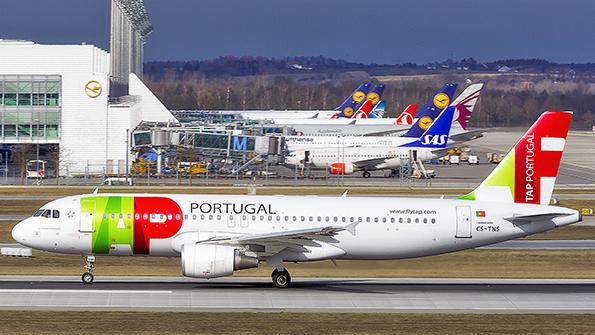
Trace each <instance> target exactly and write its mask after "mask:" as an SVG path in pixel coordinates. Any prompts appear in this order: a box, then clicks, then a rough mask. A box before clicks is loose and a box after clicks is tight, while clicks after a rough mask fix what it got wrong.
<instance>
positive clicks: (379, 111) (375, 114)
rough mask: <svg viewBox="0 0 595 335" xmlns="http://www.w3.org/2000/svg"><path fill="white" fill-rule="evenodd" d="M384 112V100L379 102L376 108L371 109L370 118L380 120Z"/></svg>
mask: <svg viewBox="0 0 595 335" xmlns="http://www.w3.org/2000/svg"><path fill="white" fill-rule="evenodd" d="M385 111H386V100H380V102H379V103H377V104H376V106H374V107H372V112H370V115H369V117H370V118H381V117H383V116H384V112H385Z"/></svg>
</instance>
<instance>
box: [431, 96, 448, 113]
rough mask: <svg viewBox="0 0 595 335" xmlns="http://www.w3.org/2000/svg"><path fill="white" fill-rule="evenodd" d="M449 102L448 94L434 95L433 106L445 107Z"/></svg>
mask: <svg viewBox="0 0 595 335" xmlns="http://www.w3.org/2000/svg"><path fill="white" fill-rule="evenodd" d="M449 103H450V98H449V97H448V95H446V94H444V93H438V94H436V96H435V97H434V106H436V107H438V108H440V109H444V108H446V107H447V106H448V104H449Z"/></svg>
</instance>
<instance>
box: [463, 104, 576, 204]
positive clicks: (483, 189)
mask: <svg viewBox="0 0 595 335" xmlns="http://www.w3.org/2000/svg"><path fill="white" fill-rule="evenodd" d="M571 119H572V112H545V113H543V114H541V116H540V117H539V119H537V121H535V123H534V124H533V126H531V128H529V130H527V132H526V133H525V135H524V136H523V137H522V138H521V139H520V140H519V141H518V142H517V144H516V145H515V146H514V148H513V149H512V150H510V152H509V153H508V154H507V155H506V157H504V160H502V162H500V164H498V166H497V167H496V168H495V169H494V170H493V171H492V173H491V174H490V175H489V176H488V177H487V178H486V179H485V180H484V181H483V182H482V183H481V185H479V187H477V188H476V189H475V190H474V191H473V192H471V193H469V194H467V195H465V196H462V197H460V198H459V199H464V200H481V201H496V202H516V203H529V204H543V205H545V204H549V203H550V200H551V197H552V193H553V191H554V184H555V182H556V175H557V174H558V167H559V166H560V160H561V159H562V151H563V150H564V145H565V143H566V136H567V135H568V128H569V127H570V121H571Z"/></svg>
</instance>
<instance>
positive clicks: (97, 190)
mask: <svg viewBox="0 0 595 335" xmlns="http://www.w3.org/2000/svg"><path fill="white" fill-rule="evenodd" d="M97 193H99V186H97V187H96V188H95V190H94V191H93V194H97Z"/></svg>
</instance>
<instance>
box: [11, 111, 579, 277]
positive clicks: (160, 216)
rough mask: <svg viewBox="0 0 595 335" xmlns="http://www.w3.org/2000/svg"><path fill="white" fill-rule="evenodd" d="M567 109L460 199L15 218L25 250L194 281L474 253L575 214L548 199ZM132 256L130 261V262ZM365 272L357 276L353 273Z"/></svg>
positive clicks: (186, 207)
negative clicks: (158, 261) (312, 264)
mask: <svg viewBox="0 0 595 335" xmlns="http://www.w3.org/2000/svg"><path fill="white" fill-rule="evenodd" d="M571 115H572V113H571V112H546V113H544V114H542V115H541V117H540V118H539V119H538V120H537V121H536V123H535V124H534V125H533V126H532V127H531V128H530V129H529V130H528V131H527V133H526V134H525V135H524V136H523V138H522V139H521V140H520V141H519V142H518V143H517V144H516V146H515V147H514V148H513V149H512V150H511V151H510V152H509V153H508V155H507V156H506V157H505V159H504V160H503V161H502V162H501V163H500V164H499V165H498V166H497V167H496V169H494V171H492V173H491V174H490V175H489V176H488V177H487V179H485V180H484V182H483V183H482V184H481V185H480V186H479V187H478V188H477V189H475V190H474V191H473V192H471V193H469V194H467V195H465V196H462V197H459V198H457V199H415V198H394V197H380V198H378V197H374V198H366V197H346V196H343V197H300V196H286V197H283V196H250V195H178V194H167V195H166V194H162V195H156V194H88V195H79V196H70V197H65V198H61V199H58V200H54V201H51V202H49V203H48V204H46V205H44V206H43V207H42V208H41V209H39V210H38V211H37V212H36V213H35V214H34V215H33V216H32V217H30V218H27V219H25V220H23V221H21V222H20V223H18V224H17V225H16V226H15V227H14V229H13V230H12V236H13V238H14V239H15V240H16V241H17V242H19V243H20V244H22V245H25V246H29V247H31V248H35V249H39V250H45V251H50V252H56V253H66V254H80V255H83V256H85V257H86V258H85V259H86V268H87V272H85V273H84V274H83V276H82V280H83V282H84V283H91V282H93V269H94V265H95V261H96V259H95V256H97V255H110V256H123V255H148V256H167V257H181V265H182V273H183V274H184V275H185V276H188V277H194V278H215V277H222V276H229V275H231V274H233V273H234V271H237V270H241V269H247V268H254V267H257V266H259V264H260V263H261V262H266V263H267V264H268V265H270V266H272V267H273V268H274V270H273V273H272V280H273V284H274V286H276V287H288V286H289V285H290V282H291V277H290V274H289V272H288V271H287V270H286V269H285V266H284V262H307V261H317V260H328V259H330V260H335V259H363V260H372V259H401V258H413V257H422V256H430V255H437V254H443V253H447V252H453V251H458V250H464V249H471V248H476V247H480V246H484V245H489V244H493V243H498V242H502V241H506V240H510V239H515V238H519V237H523V236H528V235H531V234H535V233H540V232H544V231H547V230H550V229H554V228H557V227H561V226H566V225H569V224H573V223H576V222H579V221H581V219H582V218H581V215H580V213H579V212H578V211H576V210H574V209H568V208H563V207H557V206H550V205H548V204H549V202H550V198H551V195H552V192H553V189H554V183H555V178H556V174H557V169H558V166H559V164H560V159H561V157H562V150H563V148H564V144H565V142H566V135H567V132H568V127H569V125H570V120H571ZM131 261H133V260H131ZM362 274H363V275H365V271H363V272H362Z"/></svg>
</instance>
